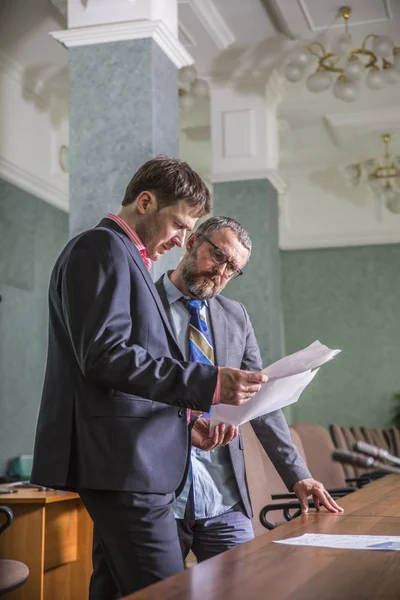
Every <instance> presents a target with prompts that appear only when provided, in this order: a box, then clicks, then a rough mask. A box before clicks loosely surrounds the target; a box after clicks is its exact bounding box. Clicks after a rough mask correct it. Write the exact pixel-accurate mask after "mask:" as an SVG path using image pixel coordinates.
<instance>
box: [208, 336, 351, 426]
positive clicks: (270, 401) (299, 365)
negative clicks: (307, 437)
mask: <svg viewBox="0 0 400 600" xmlns="http://www.w3.org/2000/svg"><path fill="white" fill-rule="evenodd" d="M339 352H340V350H331V349H330V348H328V347H327V346H324V345H323V344H321V343H320V342H318V341H316V342H313V343H312V344H311V345H310V346H308V347H307V348H304V349H303V350H300V351H299V352H296V353H295V354H291V355H289V356H286V357H285V358H282V359H281V360H278V361H277V362H276V363H274V364H272V365H270V366H269V367H267V368H266V369H264V372H265V373H266V374H267V375H268V377H269V381H268V383H266V384H265V385H263V386H262V388H261V390H260V391H259V392H258V394H256V395H255V396H254V398H252V399H251V400H249V401H248V402H245V404H242V405H241V406H229V405H227V404H218V405H217V406H213V408H212V411H211V423H210V430H211V431H212V430H213V428H214V426H215V425H217V424H218V423H227V424H229V425H243V423H246V422H247V421H250V420H251V419H255V418H256V417H260V416H262V415H265V414H268V413H270V412H272V411H274V410H277V409H278V408H283V407H284V406H289V404H293V403H294V402H297V400H298V399H299V397H300V394H301V393H302V391H303V390H304V389H305V387H306V386H307V385H308V384H309V383H310V382H311V381H312V380H313V379H314V377H315V375H316V374H317V372H318V369H319V367H320V366H321V365H323V364H324V363H325V362H327V361H328V360H331V359H332V358H333V357H334V356H336V354H338V353H339Z"/></svg>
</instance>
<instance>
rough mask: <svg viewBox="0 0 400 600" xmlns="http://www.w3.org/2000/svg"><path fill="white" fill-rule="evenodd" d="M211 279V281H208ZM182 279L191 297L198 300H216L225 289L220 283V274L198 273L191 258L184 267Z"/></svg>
mask: <svg viewBox="0 0 400 600" xmlns="http://www.w3.org/2000/svg"><path fill="white" fill-rule="evenodd" d="M203 277H205V278H203ZM209 277H210V278H211V279H208V278H209ZM182 279H183V281H184V283H185V285H186V287H187V289H188V290H189V292H190V294H191V296H193V297H194V298H196V299H197V300H209V299H210V298H214V297H215V296H217V294H219V293H220V292H221V290H222V289H223V287H224V286H222V285H221V283H220V281H221V280H220V277H219V275H218V274H216V273H212V272H210V271H197V270H196V269H195V268H194V259H193V258H191V257H190V258H189V259H188V260H187V261H186V263H185V264H184V265H183V266H182Z"/></svg>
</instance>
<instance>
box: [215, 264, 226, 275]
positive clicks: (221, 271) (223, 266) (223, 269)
mask: <svg viewBox="0 0 400 600" xmlns="http://www.w3.org/2000/svg"><path fill="white" fill-rule="evenodd" d="M227 266H228V263H226V262H224V263H220V264H216V265H215V267H216V269H217V270H218V273H219V274H220V276H221V277H227V276H228V273H227V270H226V268H227Z"/></svg>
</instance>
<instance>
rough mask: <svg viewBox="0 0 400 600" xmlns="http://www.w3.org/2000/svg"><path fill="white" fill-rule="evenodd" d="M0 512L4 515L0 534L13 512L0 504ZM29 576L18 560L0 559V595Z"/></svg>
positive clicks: (20, 583) (23, 581)
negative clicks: (4, 518)
mask: <svg viewBox="0 0 400 600" xmlns="http://www.w3.org/2000/svg"><path fill="white" fill-rule="evenodd" d="M0 513H3V514H4V516H5V517H6V520H5V522H4V523H3V524H2V525H0V535H1V534H2V533H3V532H4V531H5V530H6V529H7V528H8V527H10V525H11V523H12V522H13V520H14V514H13V512H12V510H11V508H9V507H8V506H0ZM28 576H29V569H28V567H27V566H26V565H24V563H22V562H19V561H18V560H6V559H0V596H1V595H3V594H6V593H7V592H11V591H12V590H15V589H16V588H18V587H20V586H21V585H23V584H24V583H25V581H26V580H27V579H28Z"/></svg>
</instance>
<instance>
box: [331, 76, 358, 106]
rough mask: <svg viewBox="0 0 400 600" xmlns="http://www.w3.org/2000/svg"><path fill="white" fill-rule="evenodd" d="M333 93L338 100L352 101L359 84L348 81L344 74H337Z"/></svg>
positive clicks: (355, 97)
mask: <svg viewBox="0 0 400 600" xmlns="http://www.w3.org/2000/svg"><path fill="white" fill-rule="evenodd" d="M333 93H334V94H335V96H336V98H339V100H343V101H344V102H354V100H356V99H357V97H358V94H359V86H358V85H357V83H356V82H355V81H352V80H350V81H349V80H348V79H347V77H346V76H345V75H339V77H338V78H337V80H336V82H335V85H334V86H333Z"/></svg>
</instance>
